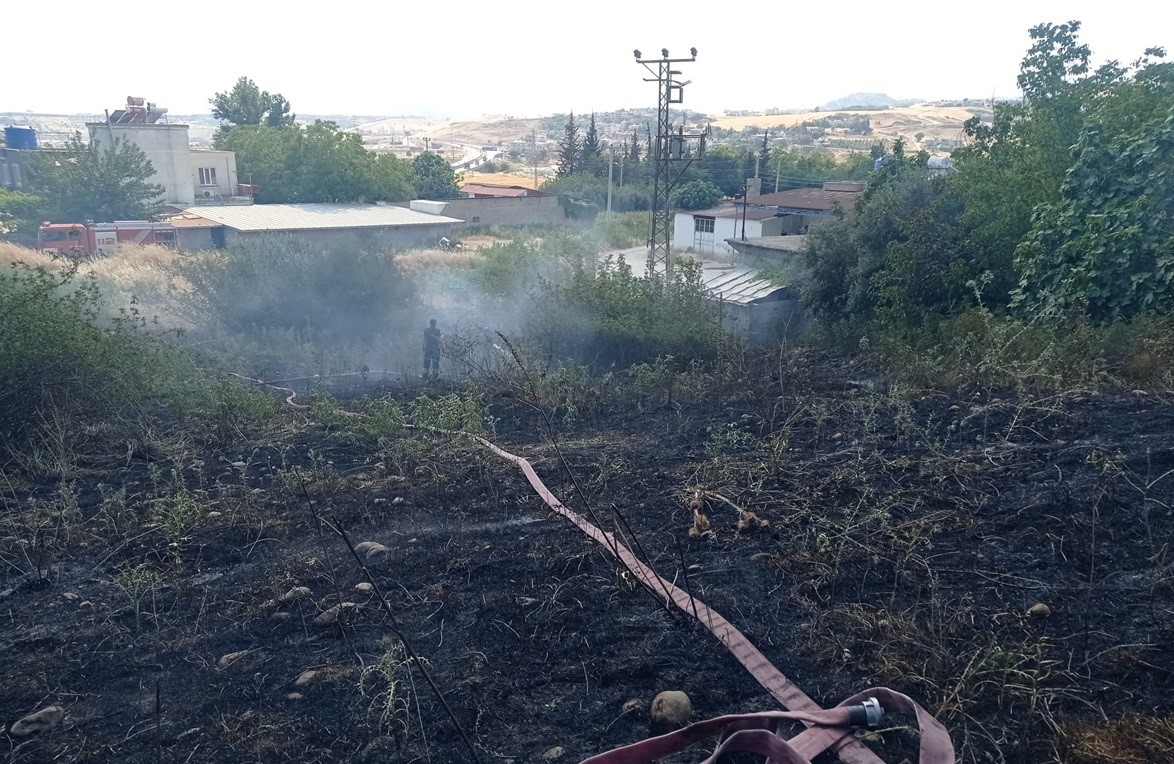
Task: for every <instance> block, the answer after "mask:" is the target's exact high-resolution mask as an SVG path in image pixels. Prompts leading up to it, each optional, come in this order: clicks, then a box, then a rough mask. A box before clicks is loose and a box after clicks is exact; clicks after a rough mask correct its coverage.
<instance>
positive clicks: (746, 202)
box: [742, 174, 758, 241]
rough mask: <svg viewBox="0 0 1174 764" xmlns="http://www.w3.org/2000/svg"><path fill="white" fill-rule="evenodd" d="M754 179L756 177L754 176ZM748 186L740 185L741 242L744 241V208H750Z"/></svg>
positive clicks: (746, 184)
mask: <svg viewBox="0 0 1174 764" xmlns="http://www.w3.org/2000/svg"><path fill="white" fill-rule="evenodd" d="M754 177H756V178H757V177H758V175H757V174H755V176H754ZM749 197H750V184H749V183H745V182H743V183H742V241H746V208H747V207H749V206H750V198H749Z"/></svg>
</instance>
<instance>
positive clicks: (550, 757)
mask: <svg viewBox="0 0 1174 764" xmlns="http://www.w3.org/2000/svg"><path fill="white" fill-rule="evenodd" d="M566 755H567V749H566V748H563V747H562V746H561V745H556V746H555V747H554V748H548V749H547V751H546V753H544V754H542V758H543V759H545V760H547V761H554V760H555V759H561V758H562V757H563V756H566Z"/></svg>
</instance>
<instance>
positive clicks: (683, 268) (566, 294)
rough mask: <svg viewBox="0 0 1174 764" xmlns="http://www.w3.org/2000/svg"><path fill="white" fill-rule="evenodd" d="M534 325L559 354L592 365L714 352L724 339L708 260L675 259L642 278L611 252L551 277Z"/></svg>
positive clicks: (544, 342)
mask: <svg viewBox="0 0 1174 764" xmlns="http://www.w3.org/2000/svg"><path fill="white" fill-rule="evenodd" d="M530 332H531V335H532V336H533V337H535V338H536V339H537V341H538V342H539V344H540V345H541V346H542V347H543V348H545V349H547V351H548V352H552V353H553V354H554V355H555V356H560V357H565V358H574V359H579V360H580V361H581V362H583V363H587V364H589V365H592V366H600V365H603V366H607V365H612V364H617V365H621V366H627V365H630V364H633V363H638V362H641V361H651V360H655V359H656V358H659V357H661V356H666V355H672V356H677V357H681V358H697V359H703V360H704V359H713V358H716V357H717V355H718V353H719V351H720V349H721V347H722V332H721V321H720V314H719V311H718V308H717V307H716V306H715V305H712V304H711V303H709V302H708V301H707V300H706V298H705V289H704V287H703V286H702V284H701V266H700V265H699V264H698V263H697V262H696V261H694V260H689V259H683V260H680V261H678V262H677V263H675V265H674V268H673V276H672V278H671V279H669V280H667V281H666V279H665V278H664V277H663V276H656V277H653V278H639V277H637V276H635V275H634V274H633V272H632V268H631V266H630V265H628V264H627V262H626V261H624V260H620V261H619V262H617V261H615V260H613V259H612V258H610V257H608V258H606V259H605V260H604V261H603V262H602V263H600V264H599V266H598V267H597V268H595V269H594V270H593V271H589V270H587V269H579V270H578V271H576V272H575V274H574V276H573V277H572V278H571V280H570V281H569V282H568V283H567V284H565V285H555V284H550V285H547V286H546V287H545V289H544V294H543V295H542V299H541V301H540V306H539V308H538V311H537V318H536V320H535V321H534V322H533V325H532V326H531V327H530Z"/></svg>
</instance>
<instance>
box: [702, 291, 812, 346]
mask: <svg viewBox="0 0 1174 764" xmlns="http://www.w3.org/2000/svg"><path fill="white" fill-rule="evenodd" d="M721 308H722V329H723V330H725V331H727V332H729V333H730V334H735V335H738V336H739V337H742V338H743V339H745V340H747V341H748V342H750V343H752V344H755V345H769V344H771V343H773V342H777V341H779V340H782V339H794V338H797V337H802V336H803V335H804V334H806V332H807V329H808V323H807V315H806V313H805V312H804V310H803V308H802V306H801V305H800V304H799V300H798V299H796V298H794V297H786V298H785V299H779V300H766V301H763V302H755V303H751V304H749V305H738V304H735V303H722V306H721Z"/></svg>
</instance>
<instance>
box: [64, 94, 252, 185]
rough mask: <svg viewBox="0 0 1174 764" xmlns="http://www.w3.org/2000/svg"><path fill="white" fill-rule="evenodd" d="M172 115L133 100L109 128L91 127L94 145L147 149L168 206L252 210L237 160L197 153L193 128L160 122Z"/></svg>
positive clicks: (229, 154) (111, 117) (105, 124)
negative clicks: (238, 206) (245, 206)
mask: <svg viewBox="0 0 1174 764" xmlns="http://www.w3.org/2000/svg"><path fill="white" fill-rule="evenodd" d="M166 113H167V110H166V109H160V108H157V107H155V105H154V104H150V103H144V102H143V99H142V98H128V99H127V107H126V108H125V109H118V110H116V111H114V112H113V113H111V114H110V115H109V116H108V117H107V118H106V120H105V121H103V122H87V123H86V130H87V131H88V132H89V135H90V141H91V142H94V141H97V142H98V143H99V144H100V145H102V146H104V147H106V148H109V147H111V146H113V145H114V144H115V142H116V141H117V142H120V143H121V142H126V143H133V144H134V145H136V146H138V147H139V148H140V149H142V151H143V153H144V154H146V156H147V159H149V160H151V166H152V167H154V168H155V175H154V176H153V177H152V179H151V181H152V182H153V183H158V184H160V185H161V186H163V197H162V200H163V202H164V203H166V204H170V205H172V206H175V207H190V206H191V205H193V204H250V203H252V198H251V194H249V193H248V189H247V188H245V189H242V188H241V187H240V185H239V183H238V180H237V172H236V154H234V153H233V152H231V151H200V150H193V149H192V148H191V145H190V142H189V138H188V126H187V125H177V124H169V123H166V122H161V121H159V120H160V119H161V118H162V117H163V116H164V115H165V114H166Z"/></svg>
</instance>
